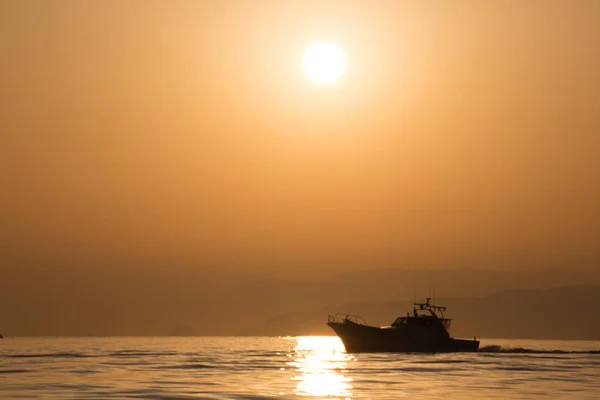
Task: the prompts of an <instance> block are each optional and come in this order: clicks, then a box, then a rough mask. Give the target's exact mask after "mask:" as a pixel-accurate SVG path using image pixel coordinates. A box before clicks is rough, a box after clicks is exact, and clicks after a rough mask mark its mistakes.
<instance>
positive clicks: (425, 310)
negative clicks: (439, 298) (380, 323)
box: [392, 297, 452, 331]
mask: <svg viewBox="0 0 600 400" xmlns="http://www.w3.org/2000/svg"><path fill="white" fill-rule="evenodd" d="M444 311H446V307H441V306H434V305H432V304H431V299H430V298H429V297H427V300H426V302H425V303H414V307H413V315H410V313H407V314H406V317H398V318H396V320H395V321H394V322H393V323H392V326H398V325H402V324H416V325H433V324H435V323H441V324H442V325H443V326H444V328H446V330H447V331H448V330H450V325H451V322H452V319H450V318H444Z"/></svg>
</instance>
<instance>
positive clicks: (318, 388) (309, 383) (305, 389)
mask: <svg viewBox="0 0 600 400" xmlns="http://www.w3.org/2000/svg"><path fill="white" fill-rule="evenodd" d="M297 340H298V342H297V344H296V347H295V348H294V350H293V351H294V353H293V357H295V358H294V361H291V362H289V363H288V365H290V366H291V367H294V368H295V369H296V371H297V372H298V373H299V375H297V376H295V377H294V378H292V379H293V380H295V381H298V384H297V385H296V389H295V390H294V391H295V393H296V394H297V395H299V396H310V397H320V398H328V397H329V398H332V397H333V398H340V397H342V398H350V396H351V395H352V393H351V392H350V390H351V389H352V385H351V384H350V382H351V380H352V379H351V378H349V377H346V376H344V375H343V373H346V372H347V371H346V367H347V365H348V362H349V361H351V360H352V359H353V357H352V356H351V355H348V354H346V351H345V350H344V345H343V344H342V342H341V341H340V339H339V338H338V337H335V336H301V337H298V338H297Z"/></svg>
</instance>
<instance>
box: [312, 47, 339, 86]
mask: <svg viewBox="0 0 600 400" xmlns="http://www.w3.org/2000/svg"><path fill="white" fill-rule="evenodd" d="M302 64H303V67H304V73H305V74H306V75H307V76H308V77H309V78H310V79H312V80H313V81H315V82H317V83H331V82H334V81H335V80H336V79H338V78H339V77H340V76H341V75H342V74H343V73H344V70H345V69H346V57H344V52H343V51H342V49H340V48H339V47H338V46H337V45H336V44H333V43H330V42H321V43H317V44H315V45H313V46H311V47H310V48H309V49H308V50H307V51H306V53H304V57H303V59H302Z"/></svg>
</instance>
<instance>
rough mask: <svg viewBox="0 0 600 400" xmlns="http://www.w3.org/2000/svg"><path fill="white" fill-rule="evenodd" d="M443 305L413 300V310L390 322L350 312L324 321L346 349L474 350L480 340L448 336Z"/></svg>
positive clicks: (448, 328)
mask: <svg viewBox="0 0 600 400" xmlns="http://www.w3.org/2000/svg"><path fill="white" fill-rule="evenodd" d="M445 311H446V307H442V306H436V305H433V304H431V298H429V297H428V298H427V299H426V301H425V303H414V307H413V313H412V315H411V314H410V313H407V315H406V317H398V318H396V320H395V321H394V322H393V323H392V325H391V326H383V327H377V326H370V325H367V323H366V322H365V320H364V319H362V318H361V317H358V316H355V315H349V314H334V315H329V318H328V322H327V325H329V326H330V327H331V329H333V330H334V331H335V333H336V334H337V335H338V336H339V337H340V339H341V340H342V342H343V343H344V346H345V347H346V351H347V352H349V353H376V352H406V353H409V352H419V353H449V352H473V351H477V350H478V349H479V341H478V340H477V339H476V338H475V337H474V338H473V340H465V339H455V338H452V337H450V332H449V331H450V324H451V322H452V319H450V318H445V317H444V312H445Z"/></svg>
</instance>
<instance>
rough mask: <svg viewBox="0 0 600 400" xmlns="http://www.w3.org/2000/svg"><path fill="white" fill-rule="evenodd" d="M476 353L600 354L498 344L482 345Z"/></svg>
mask: <svg viewBox="0 0 600 400" xmlns="http://www.w3.org/2000/svg"><path fill="white" fill-rule="evenodd" d="M478 353H503V354H600V350H537V349H528V348H524V347H502V346H498V345H490V346H484V347H482V348H480V349H479V350H478Z"/></svg>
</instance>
